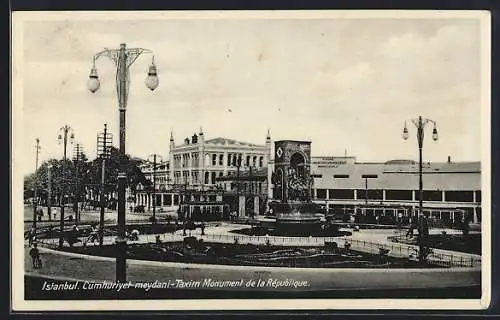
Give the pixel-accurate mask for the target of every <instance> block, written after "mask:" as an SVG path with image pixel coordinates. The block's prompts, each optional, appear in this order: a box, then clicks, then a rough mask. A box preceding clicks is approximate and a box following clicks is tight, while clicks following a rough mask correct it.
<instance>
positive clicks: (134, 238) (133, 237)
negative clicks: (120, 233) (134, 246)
mask: <svg viewBox="0 0 500 320" xmlns="http://www.w3.org/2000/svg"><path fill="white" fill-rule="evenodd" d="M129 238H130V240H131V241H137V240H139V230H137V229H134V230H132V231H131V232H130V237H129Z"/></svg>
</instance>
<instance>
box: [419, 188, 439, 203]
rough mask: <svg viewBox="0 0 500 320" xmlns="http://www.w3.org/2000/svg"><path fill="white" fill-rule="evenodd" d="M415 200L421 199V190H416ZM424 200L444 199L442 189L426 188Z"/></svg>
mask: <svg viewBox="0 0 500 320" xmlns="http://www.w3.org/2000/svg"><path fill="white" fill-rule="evenodd" d="M415 200H420V191H415ZM424 201H443V193H442V192H441V190H424Z"/></svg>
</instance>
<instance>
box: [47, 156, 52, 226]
mask: <svg viewBox="0 0 500 320" xmlns="http://www.w3.org/2000/svg"><path fill="white" fill-rule="evenodd" d="M47 213H48V215H49V221H52V165H51V164H50V163H49V164H48V165H47Z"/></svg>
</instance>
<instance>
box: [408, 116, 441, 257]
mask: <svg viewBox="0 0 500 320" xmlns="http://www.w3.org/2000/svg"><path fill="white" fill-rule="evenodd" d="M411 122H412V123H413V124H414V125H415V127H416V128H417V141H418V154H419V161H418V177H419V179H418V191H419V199H418V207H419V213H418V216H417V217H418V222H419V231H418V238H419V241H418V242H419V260H420V262H424V249H425V248H424V247H425V246H424V245H425V243H424V225H423V222H424V221H423V219H424V217H423V215H424V211H423V198H424V191H423V184H422V149H423V146H424V128H425V126H426V125H427V124H428V123H432V124H433V125H434V128H433V129H432V139H433V140H434V141H437V140H438V132H437V124H436V121H434V120H431V119H427V118H422V117H421V116H419V117H418V118H416V119H411ZM408 135H409V134H408V128H407V127H406V122H405V126H404V129H403V139H404V140H407V139H408ZM410 228H411V227H410Z"/></svg>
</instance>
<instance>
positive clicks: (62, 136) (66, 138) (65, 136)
mask: <svg viewBox="0 0 500 320" xmlns="http://www.w3.org/2000/svg"><path fill="white" fill-rule="evenodd" d="M59 131H60V133H59V135H58V136H57V141H58V143H59V144H61V143H62V144H63V148H64V149H63V151H64V153H63V167H62V173H63V174H62V180H63V181H62V186H61V197H60V199H59V202H60V203H59V205H60V206H61V214H60V225H59V248H62V247H63V245H64V206H65V204H64V199H65V197H66V184H67V181H66V152H67V149H68V142H69V143H71V144H73V142H74V140H75V134H74V133H73V128H71V127H70V126H69V125H64V126H62V127H61V128H60V129H59Z"/></svg>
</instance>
